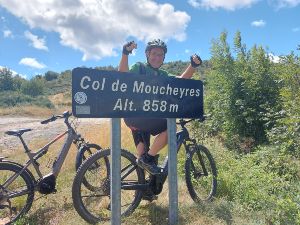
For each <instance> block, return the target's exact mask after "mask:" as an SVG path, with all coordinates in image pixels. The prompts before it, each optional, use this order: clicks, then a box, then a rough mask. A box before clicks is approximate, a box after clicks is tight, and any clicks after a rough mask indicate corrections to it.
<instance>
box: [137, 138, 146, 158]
mask: <svg viewBox="0 0 300 225" xmlns="http://www.w3.org/2000/svg"><path fill="white" fill-rule="evenodd" d="M136 150H137V158H138V159H139V158H140V157H141V156H142V155H143V154H144V153H145V145H144V143H143V142H140V143H138V145H137V146H136Z"/></svg>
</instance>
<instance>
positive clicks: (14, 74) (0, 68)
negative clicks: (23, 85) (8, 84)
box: [0, 66, 27, 79]
mask: <svg viewBox="0 0 300 225" xmlns="http://www.w3.org/2000/svg"><path fill="white" fill-rule="evenodd" d="M3 69H8V70H10V71H11V73H12V75H13V76H16V75H19V76H20V77H23V78H24V79H26V78H27V77H26V75H23V74H19V73H17V72H16V71H14V70H11V69H10V68H7V67H5V66H0V70H3Z"/></svg>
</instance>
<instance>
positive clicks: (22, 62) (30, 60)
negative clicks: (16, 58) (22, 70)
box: [19, 58, 46, 69]
mask: <svg viewBox="0 0 300 225" xmlns="http://www.w3.org/2000/svg"><path fill="white" fill-rule="evenodd" d="M19 64H20V65H25V66H29V67H32V68H36V69H44V68H46V65H45V64H43V63H40V62H38V61H37V60H36V59H35V58H23V59H21V60H20V62H19Z"/></svg>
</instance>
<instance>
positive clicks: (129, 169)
mask: <svg viewBox="0 0 300 225" xmlns="http://www.w3.org/2000/svg"><path fill="white" fill-rule="evenodd" d="M192 120H194V119H191V120H183V119H180V120H179V122H178V123H177V124H179V125H180V130H179V131H178V132H177V133H176V138H177V139H176V140H177V153H178V152H179V150H180V149H181V146H182V145H183V146H184V148H185V153H186V154H185V155H186V159H185V168H184V169H185V180H186V185H187V188H188V191H189V194H190V196H191V198H192V199H193V200H194V201H195V202H199V201H210V200H212V199H213V197H214V195H215V194H216V189H217V168H216V164H215V162H214V159H213V157H212V155H211V153H210V152H209V150H208V149H207V148H206V147H205V146H203V145H200V144H197V142H196V140H195V139H192V138H190V135H189V132H188V130H187V128H186V127H185V126H186V124H187V123H189V122H191V121H192ZM203 120H204V119H203ZM203 120H202V121H203ZM144 143H145V142H144ZM110 154H111V151H110V149H106V150H102V151H100V152H96V153H95V154H93V155H92V156H91V157H89V158H88V159H87V160H86V161H85V162H84V163H83V164H82V165H81V166H80V168H79V169H78V170H77V174H76V176H75V178H74V182H73V186H72V198H73V203H74V206H75V209H76V211H77V212H78V214H79V215H80V216H81V217H82V218H83V219H84V220H86V221H87V222H89V223H97V222H99V221H107V220H109V219H110V216H111V209H110V171H109V168H110V167H109V166H107V163H105V162H106V160H107V158H108V157H109V155H110ZM136 160H137V159H136V157H135V156H134V155H133V154H132V153H130V152H129V151H127V150H124V149H121V215H122V216H128V215H130V214H131V213H132V212H133V211H134V210H135V209H136V207H137V206H138V205H139V203H140V202H141V200H142V198H143V196H144V195H145V193H149V192H150V193H153V194H154V195H158V194H160V193H161V191H162V189H163V185H164V182H165V181H166V178H167V176H168V156H166V158H165V159H164V162H163V164H162V166H161V170H162V172H161V173H160V174H158V175H149V177H148V178H145V171H144V170H143V169H142V168H140V167H139V166H138V165H137V161H136ZM95 164H98V165H100V166H98V167H97V172H96V170H91V169H90V168H94V167H95ZM85 179H88V182H89V183H93V186H94V187H97V188H95V189H94V190H93V191H91V190H89V189H87V188H86V187H85V185H84V180H85Z"/></svg>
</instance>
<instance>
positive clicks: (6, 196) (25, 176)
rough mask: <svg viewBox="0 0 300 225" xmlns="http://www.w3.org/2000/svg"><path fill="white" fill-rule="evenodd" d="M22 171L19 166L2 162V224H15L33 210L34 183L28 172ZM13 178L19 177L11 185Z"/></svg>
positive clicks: (0, 189) (0, 218)
mask: <svg viewBox="0 0 300 225" xmlns="http://www.w3.org/2000/svg"><path fill="white" fill-rule="evenodd" d="M21 170H22V167H21V166H20V165H18V164H15V163H12V162H9V161H5V162H0V224H11V223H13V222H15V221H16V220H17V219H18V218H19V217H20V216H22V215H24V214H25V213H27V212H28V210H29V209H30V208H31V205H32V202H33V199H34V181H33V179H32V176H31V175H30V174H29V172H27V170H24V171H23V172H22V173H21ZM19 173H20V174H19ZM17 174H19V175H17ZM13 176H17V177H16V178H15V179H13V180H12V182H11V183H9V182H10V181H9V179H12V177H13Z"/></svg>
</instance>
